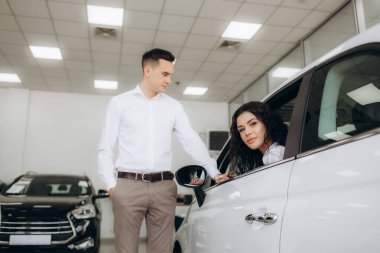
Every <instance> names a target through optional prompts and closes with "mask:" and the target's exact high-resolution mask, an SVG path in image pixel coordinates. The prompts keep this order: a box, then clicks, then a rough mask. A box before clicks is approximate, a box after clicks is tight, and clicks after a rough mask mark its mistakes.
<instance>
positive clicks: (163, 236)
mask: <svg viewBox="0 0 380 253" xmlns="http://www.w3.org/2000/svg"><path fill="white" fill-rule="evenodd" d="M176 197H177V185H176V183H175V182H174V181H173V180H163V181H158V182H154V183H145V182H143V181H141V180H138V181H135V180H131V179H124V178H118V181H117V185H116V187H115V189H114V191H113V193H112V206H113V213H114V219H115V221H114V230H115V244H116V245H115V246H116V252H117V253H137V252H138V246H139V240H140V228H141V224H142V221H143V219H144V218H145V221H146V226H147V238H148V245H147V246H148V253H171V252H173V250H172V246H173V245H172V244H173V234H174V216H175V206H176Z"/></svg>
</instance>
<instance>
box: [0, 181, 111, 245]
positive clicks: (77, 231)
mask: <svg viewBox="0 0 380 253" xmlns="http://www.w3.org/2000/svg"><path fill="white" fill-rule="evenodd" d="M105 197H108V194H107V192H106V191H105V190H99V192H98V194H95V190H94V187H93V186H92V184H91V182H90V180H89V178H88V177H86V176H71V175H47V174H44V175H42V174H35V175H22V176H19V177H18V178H16V179H15V180H14V181H13V182H12V183H11V184H9V185H8V186H7V187H6V188H5V189H3V191H2V194H1V195H0V252H4V251H7V252H8V251H13V250H15V251H25V252H31V251H35V250H37V251H48V252H52V251H54V252H61V251H63V252H67V251H68V252H83V251H85V252H98V250H99V244H100V221H101V211H100V209H99V204H98V203H97V201H96V199H98V198H105Z"/></svg>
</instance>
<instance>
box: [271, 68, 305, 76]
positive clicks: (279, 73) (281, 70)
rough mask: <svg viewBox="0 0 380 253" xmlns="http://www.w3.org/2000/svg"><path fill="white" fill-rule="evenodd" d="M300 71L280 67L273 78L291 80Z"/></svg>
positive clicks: (274, 72)
mask: <svg viewBox="0 0 380 253" xmlns="http://www.w3.org/2000/svg"><path fill="white" fill-rule="evenodd" d="M300 70H301V69H299V68H285V67H278V68H277V69H276V70H275V71H273V73H272V76H274V77H280V78H289V77H291V76H293V75H294V74H295V73H297V72H298V71H300Z"/></svg>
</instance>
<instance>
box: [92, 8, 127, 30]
mask: <svg viewBox="0 0 380 253" xmlns="http://www.w3.org/2000/svg"><path fill="white" fill-rule="evenodd" d="M123 13H124V10H123V9H121V8H112V7H103V6H95V5H87V15H88V23H90V24H98V25H110V26H122V24H123Z"/></svg>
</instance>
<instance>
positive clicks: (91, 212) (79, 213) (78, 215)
mask: <svg viewBox="0 0 380 253" xmlns="http://www.w3.org/2000/svg"><path fill="white" fill-rule="evenodd" d="M71 214H72V215H74V217H75V219H88V218H93V217H95V216H96V211H95V206H94V205H93V204H86V205H84V206H80V207H78V208H77V209H74V210H73V211H71Z"/></svg>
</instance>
